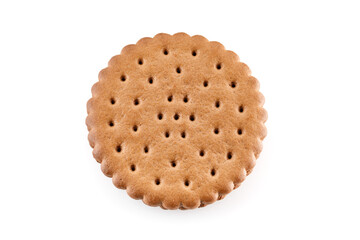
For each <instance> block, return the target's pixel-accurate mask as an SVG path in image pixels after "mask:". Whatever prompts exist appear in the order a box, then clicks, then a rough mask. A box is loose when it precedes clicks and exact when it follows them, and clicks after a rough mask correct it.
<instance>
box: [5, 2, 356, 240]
mask: <svg viewBox="0 0 360 240" xmlns="http://www.w3.org/2000/svg"><path fill="white" fill-rule="evenodd" d="M359 12H360V7H359V5H357V4H356V1H353V2H350V1H323V2H320V1H308V2H306V1H299V3H295V1H246V2H243V1H232V2H230V1H206V2H198V1H194V0H193V1H184V0H183V1H162V2H158V1H140V0H137V1H113V2H110V1H109V2H108V1H99V2H97V3H94V2H92V1H83V2H80V1H59V2H57V3H56V2H51V1H43V2H39V1H6V2H5V1H1V3H0V26H1V28H0V31H1V32H0V34H1V36H0V43H1V44H0V74H1V76H0V115H1V117H0V149H1V155H0V161H1V165H0V187H1V188H0V222H1V223H0V239H157V240H158V239H223V238H224V239H325V238H326V239H360V229H359V227H360V217H359V216H360V207H359V205H360V196H359V189H360V187H359V183H360V154H359V149H360V140H359V138H360V113H359V112H360V107H359V104H360V94H359V92H360V84H359V82H360V47H359V45H360V35H359V28H360V27H359V26H360V24H359V23H360V14H359ZM179 31H183V32H187V33H188V34H190V35H195V34H200V35H203V36H205V37H206V38H208V39H209V40H213V41H219V42H221V43H223V44H224V45H225V47H226V48H227V49H230V50H233V51H235V52H236V53H237V54H238V55H239V56H240V59H241V61H243V62H245V63H247V64H248V65H249V67H250V68H251V70H252V73H253V75H254V76H255V77H257V78H258V79H259V81H260V84H261V88H260V90H261V92H262V93H263V94H264V96H265V98H266V104H265V108H266V109H267V111H268V114H269V119H268V121H267V123H266V126H267V128H268V136H267V137H266V139H265V141H264V149H263V152H262V154H261V155H260V158H259V159H258V162H257V166H256V167H255V169H254V171H253V173H252V174H251V175H250V176H249V177H248V178H247V179H246V181H245V182H244V183H243V184H242V186H241V187H240V188H239V189H237V190H235V191H233V192H232V193H230V194H229V195H228V196H227V197H226V198H225V199H224V200H222V201H218V202H216V203H214V204H212V205H209V206H207V207H205V208H202V209H196V210H190V211H164V210H162V209H160V208H152V207H148V206H146V205H144V204H143V203H142V202H141V201H135V200H133V199H131V198H130V197H128V195H127V194H126V192H125V191H123V190H119V189H116V188H115V187H114V186H113V184H112V182H111V179H109V178H107V177H105V176H104V175H103V174H102V172H101V170H100V165H99V164H98V163H97V162H96V161H95V160H94V159H93V157H92V154H91V148H90V146H89V144H88V140H87V129H86V126H85V118H86V115H87V114H86V102H87V100H88V99H89V98H90V97H91V92H90V89H91V86H92V85H93V84H94V83H95V82H96V81H97V75H98V72H99V71H100V70H101V69H102V68H104V67H106V66H107V62H108V60H109V59H110V58H111V57H112V56H113V55H116V54H118V53H120V51H121V49H122V47H124V46H125V45H127V44H131V43H135V42H136V41H137V40H138V39H140V38H142V37H146V36H148V37H152V36H154V35H155V34H157V33H159V32H166V33H170V34H174V33H176V32H179Z"/></svg>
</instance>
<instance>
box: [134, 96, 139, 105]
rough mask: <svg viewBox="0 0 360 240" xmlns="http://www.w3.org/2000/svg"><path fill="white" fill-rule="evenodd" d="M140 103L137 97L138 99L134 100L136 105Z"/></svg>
mask: <svg viewBox="0 0 360 240" xmlns="http://www.w3.org/2000/svg"><path fill="white" fill-rule="evenodd" d="M139 103H140V101H139V99H137V98H136V99H135V100H134V105H135V106H137V105H139Z"/></svg>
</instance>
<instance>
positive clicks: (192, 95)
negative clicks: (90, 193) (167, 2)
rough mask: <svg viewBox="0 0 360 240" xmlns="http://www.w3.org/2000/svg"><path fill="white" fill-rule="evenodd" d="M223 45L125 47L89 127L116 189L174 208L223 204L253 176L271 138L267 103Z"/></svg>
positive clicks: (191, 42)
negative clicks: (265, 139)
mask: <svg viewBox="0 0 360 240" xmlns="http://www.w3.org/2000/svg"><path fill="white" fill-rule="evenodd" d="M258 89H259V83H258V81H257V79H256V78H254V77H252V76H251V75H250V70H249V68H248V67H247V66H246V65H245V64H244V63H241V62H240V61H239V58H238V56H237V55H236V54H235V53H234V52H231V51H227V50H225V49H224V47H223V46H222V45H221V44H220V43H218V42H209V41H208V40H207V39H206V38H204V37H202V36H199V35H196V36H193V37H190V36H188V35H187V34H185V33H177V34H175V35H172V36H171V35H168V34H163V33H161V34H158V35H156V36H155V37H154V38H143V39H141V40H139V41H138V42H137V43H136V44H135V45H128V46H126V47H124V48H123V50H122V52H121V54H120V55H117V56H114V57H113V58H112V59H111V60H110V61H109V64H108V67H107V68H105V69H103V70H102V71H101V72H100V73H99V82H97V83H95V84H94V86H93V88H92V98H91V99H90V100H89V101H88V104H87V110H88V117H87V119H86V124H87V127H88V130H89V142H90V145H91V147H92V148H94V150H93V155H94V158H95V159H96V160H97V161H98V162H99V163H101V169H102V171H103V173H104V174H105V175H106V176H108V177H112V179H113V183H114V185H115V186H116V187H118V188H121V189H126V191H127V193H128V194H129V195H130V196H131V197H132V198H135V199H142V200H143V202H144V203H146V204H148V205H150V206H161V207H162V208H164V209H178V208H180V209H191V208H197V207H202V206H205V205H207V204H210V203H213V202H215V201H216V200H219V199H222V198H223V197H224V196H225V195H226V194H228V193H229V192H231V191H232V190H233V189H235V188H237V187H238V186H239V185H240V183H241V182H242V181H243V180H244V179H245V177H246V176H247V175H248V174H249V173H250V172H251V170H252V169H253V167H254V165H255V161H256V159H257V158H258V156H259V154H260V152H261V150H262V143H261V141H262V140H263V139H264V137H265V136H266V128H265V126H264V122H265V121H266V119H267V113H266V111H265V110H264V109H263V107H262V106H263V103H264V97H263V95H262V94H261V93H260V92H259V91H258Z"/></svg>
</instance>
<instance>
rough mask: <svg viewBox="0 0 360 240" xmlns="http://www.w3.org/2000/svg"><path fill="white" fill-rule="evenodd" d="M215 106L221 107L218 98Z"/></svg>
mask: <svg viewBox="0 0 360 240" xmlns="http://www.w3.org/2000/svg"><path fill="white" fill-rule="evenodd" d="M215 107H216V108H219V107H220V101H219V100H217V101H216V102H215Z"/></svg>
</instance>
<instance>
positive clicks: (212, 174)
mask: <svg viewBox="0 0 360 240" xmlns="http://www.w3.org/2000/svg"><path fill="white" fill-rule="evenodd" d="M210 173H211V176H215V174H216V170H215V169H214V168H213V169H211V172H210Z"/></svg>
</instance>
